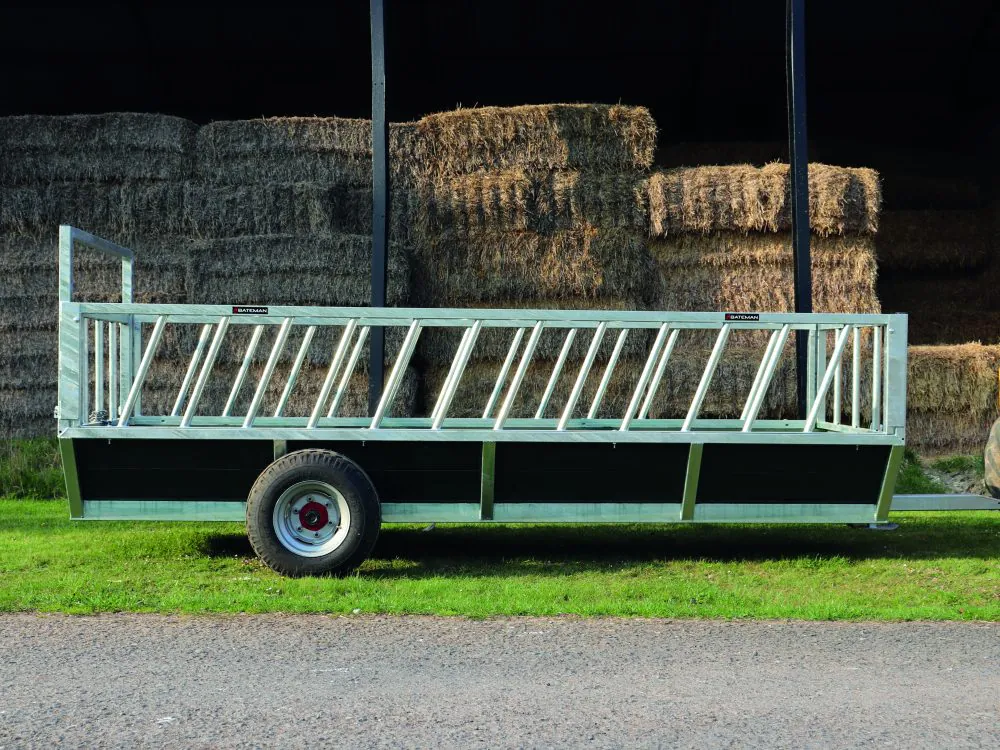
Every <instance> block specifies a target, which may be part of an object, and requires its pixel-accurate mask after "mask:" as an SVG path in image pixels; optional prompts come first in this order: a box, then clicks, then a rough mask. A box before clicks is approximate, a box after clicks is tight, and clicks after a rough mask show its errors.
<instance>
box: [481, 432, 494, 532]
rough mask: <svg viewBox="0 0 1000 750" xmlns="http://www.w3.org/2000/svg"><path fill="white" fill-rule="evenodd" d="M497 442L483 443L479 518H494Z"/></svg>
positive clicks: (483, 519)
mask: <svg viewBox="0 0 1000 750" xmlns="http://www.w3.org/2000/svg"><path fill="white" fill-rule="evenodd" d="M496 469H497V444H496V443H483V462H482V471H481V472H480V480H479V520H480V521H492V520H493V497H494V488H495V487H496Z"/></svg>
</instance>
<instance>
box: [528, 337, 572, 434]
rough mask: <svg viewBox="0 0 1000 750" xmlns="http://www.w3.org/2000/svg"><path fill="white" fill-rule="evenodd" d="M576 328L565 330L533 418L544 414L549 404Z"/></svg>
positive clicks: (538, 417)
mask: <svg viewBox="0 0 1000 750" xmlns="http://www.w3.org/2000/svg"><path fill="white" fill-rule="evenodd" d="M577 330H579V329H577V328H570V329H569V330H568V331H566V340H565V341H563V345H562V349H560V350H559V358H558V359H557V360H556V364H555V366H554V367H553V368H552V374H551V375H550V376H549V382H548V383H547V384H546V386H545V393H543V394H542V400H541V401H539V402H538V411H536V412H535V419H541V418H542V417H544V416H545V410H546V409H547V408H548V406H549V399H551V398H552V392H553V391H555V389H556V384H557V383H558V382H559V376H560V375H562V371H563V367H564V366H565V364H566V358H567V357H568V356H569V351H570V349H572V348H573V342H574V341H575V340H576V332H577Z"/></svg>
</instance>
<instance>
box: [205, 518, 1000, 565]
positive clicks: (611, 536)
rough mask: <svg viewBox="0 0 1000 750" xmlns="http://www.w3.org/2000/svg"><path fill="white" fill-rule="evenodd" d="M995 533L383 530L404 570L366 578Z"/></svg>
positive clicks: (878, 547) (976, 538) (970, 527)
mask: <svg viewBox="0 0 1000 750" xmlns="http://www.w3.org/2000/svg"><path fill="white" fill-rule="evenodd" d="M998 520H1000V519H998ZM998 529H1000V527H998V526H997V525H995V524H993V523H990V522H988V521H984V522H983V523H976V522H965V523H956V522H955V521H951V520H944V521H942V520H938V521H933V520H927V521H919V520H914V521H907V522H905V523H904V524H903V525H902V526H900V528H899V529H898V530H896V531H892V532H888V531H871V530H868V529H853V528H848V527H846V526H709V525H704V526H681V525H677V526H634V525H633V526H625V525H617V526H616V525H608V526H600V527H595V526H576V527H573V526H555V525H552V526H521V527H518V526H492V527H478V528H477V527H473V526H441V527H437V528H435V529H433V530H430V531H423V530H420V529H414V528H394V527H391V526H389V527H386V528H385V529H383V530H382V533H381V535H380V537H379V541H378V544H377V545H376V547H375V550H374V552H373V554H372V556H371V559H373V560H376V561H393V560H399V561H402V562H406V563H410V565H408V566H405V567H404V568H402V569H398V570H396V569H391V570H377V571H371V574H372V575H373V576H376V577H405V578H412V577H424V576H433V575H442V574H448V573H452V572H456V571H462V572H464V573H474V574H476V575H502V576H509V575H517V574H519V573H523V574H531V575H538V574H539V573H543V572H545V571H546V570H550V571H551V572H552V574H553V575H558V574H565V573H568V572H585V571H592V570H607V569H609V568H620V567H622V566H623V565H633V564H642V563H653V562H677V561H692V562H696V561H706V562H724V563H728V562H766V561H780V560H810V561H815V562H816V563H818V564H822V563H823V562H824V561H825V560H830V559H834V558H837V559H843V560H847V561H858V560H871V559H913V560H921V559H923V560H927V559H938V558H972V559H977V558H978V559H995V558H996V555H997V544H998V539H1000V532H998ZM202 551H203V553H204V554H205V555H207V556H210V557H234V556H237V557H251V556H253V554H254V553H253V550H252V548H251V547H250V543H249V541H248V540H247V538H246V537H245V536H239V535H230V534H226V535H212V536H208V537H206V538H205V540H204V542H203V545H202ZM540 563H541V564H542V565H540Z"/></svg>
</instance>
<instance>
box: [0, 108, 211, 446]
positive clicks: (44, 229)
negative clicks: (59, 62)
mask: <svg viewBox="0 0 1000 750" xmlns="http://www.w3.org/2000/svg"><path fill="white" fill-rule="evenodd" d="M196 130H197V127H196V126H195V125H194V123H191V122H188V121H186V120H183V119H180V118H177V117H166V116H161V115H151V114H129V113H125V114H113V115H80V116H70V117H41V116H23V117H7V118H0V299H3V305H2V306H0V310H2V312H0V341H2V343H3V348H4V364H3V371H2V373H0V405H2V409H0V415H2V416H0V433H2V434H4V435H6V436H8V437H29V436H33V435H40V434H51V433H52V428H53V424H54V423H53V410H54V407H55V403H56V359H57V352H58V345H57V337H56V322H57V312H58V305H57V291H58V284H57V246H58V243H57V236H58V235H57V230H58V226H59V224H61V223H67V224H73V225H75V226H80V227H84V228H86V229H88V230H90V231H92V232H95V233H97V234H101V235H103V236H106V237H108V238H109V239H112V240H115V241H117V242H119V243H122V244H126V245H130V246H134V247H137V248H140V255H139V262H138V269H137V278H136V281H137V285H136V288H135V299H136V300H137V301H139V302H186V301H187V297H186V289H185V274H186V260H185V241H184V240H183V238H181V237H180V236H179V234H180V231H181V215H182V200H183V186H184V181H185V180H186V179H188V178H189V177H190V176H191V174H192V171H193V163H194V159H193V157H194V153H193V151H194V149H193V146H194V138H195V131H196ZM75 266H76V276H77V279H78V280H79V284H78V286H77V294H76V298H77V299H85V300H87V301H97V302H100V301H115V300H119V299H120V289H121V286H120V276H121V264H120V263H117V262H115V261H114V260H112V259H110V258H105V257H103V256H99V255H97V254H94V253H79V254H78V256H77V258H76V260H75ZM116 290H117V296H116Z"/></svg>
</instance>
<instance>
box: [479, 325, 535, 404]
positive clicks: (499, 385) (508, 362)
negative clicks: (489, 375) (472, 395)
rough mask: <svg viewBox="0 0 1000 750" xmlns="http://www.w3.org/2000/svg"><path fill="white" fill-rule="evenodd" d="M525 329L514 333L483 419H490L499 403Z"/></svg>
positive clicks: (519, 329)
mask: <svg viewBox="0 0 1000 750" xmlns="http://www.w3.org/2000/svg"><path fill="white" fill-rule="evenodd" d="M524 331H525V329H524V328H518V329H517V333H515V334H514V340H513V341H511V342H510V349H508V350H507V357H506V359H504V361H503V365H502V366H501V367H500V372H499V373H498V374H497V382H496V383H494V385H493V392H492V393H491V394H490V399H489V401H487V402H486V408H485V409H483V419H489V418H490V414H492V413H493V409H494V408H495V407H496V405H497V401H498V400H499V398H500V393H501V392H502V391H503V385H504V383H506V382H507V373H509V372H510V368H511V367H512V366H513V364H514V357H516V356H517V350H518V349H519V348H520V347H521V340H522V339H523V338H524Z"/></svg>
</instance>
